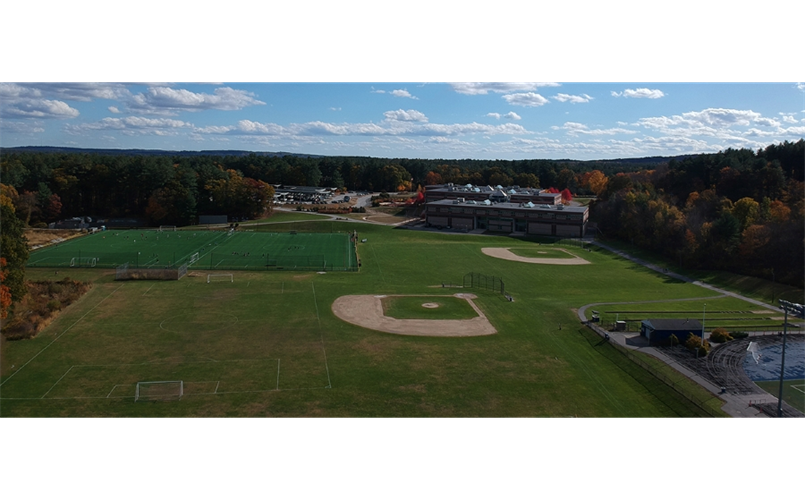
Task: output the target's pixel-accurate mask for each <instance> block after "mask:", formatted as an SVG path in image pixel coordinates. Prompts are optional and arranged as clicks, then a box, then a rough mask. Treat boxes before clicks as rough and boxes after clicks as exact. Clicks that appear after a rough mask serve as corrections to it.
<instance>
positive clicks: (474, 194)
mask: <svg viewBox="0 0 805 500" xmlns="http://www.w3.org/2000/svg"><path fill="white" fill-rule="evenodd" d="M457 198H464V199H465V200H473V201H484V200H489V199H491V201H494V202H510V203H526V202H529V201H530V202H532V203H539V204H543V205H557V204H559V203H560V202H561V201H562V195H560V194H559V193H549V192H547V191H545V190H543V189H536V188H521V187H520V186H508V187H503V186H473V185H472V184H465V185H463V186H461V185H455V184H432V185H430V186H425V203H428V202H431V201H438V200H455V199H457ZM492 198H494V199H492ZM504 198H505V199H504Z"/></svg>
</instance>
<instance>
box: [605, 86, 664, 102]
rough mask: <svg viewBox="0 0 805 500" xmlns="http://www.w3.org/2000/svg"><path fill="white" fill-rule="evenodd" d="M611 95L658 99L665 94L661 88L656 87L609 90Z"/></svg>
mask: <svg viewBox="0 0 805 500" xmlns="http://www.w3.org/2000/svg"><path fill="white" fill-rule="evenodd" d="M611 94H612V97H621V96H622V97H631V98H635V99H638V98H645V99H659V98H660V97H665V94H664V93H663V91H662V90H658V89H647V88H641V89H626V90H624V91H623V92H614V91H613V92H611Z"/></svg>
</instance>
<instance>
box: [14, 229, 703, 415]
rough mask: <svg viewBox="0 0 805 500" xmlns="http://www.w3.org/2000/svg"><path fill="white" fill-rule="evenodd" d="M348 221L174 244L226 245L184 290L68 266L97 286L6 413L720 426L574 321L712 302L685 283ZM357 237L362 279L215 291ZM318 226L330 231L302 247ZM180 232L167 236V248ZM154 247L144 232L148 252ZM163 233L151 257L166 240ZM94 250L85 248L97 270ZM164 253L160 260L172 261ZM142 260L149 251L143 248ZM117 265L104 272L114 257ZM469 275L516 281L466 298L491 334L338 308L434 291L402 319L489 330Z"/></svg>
mask: <svg viewBox="0 0 805 500" xmlns="http://www.w3.org/2000/svg"><path fill="white" fill-rule="evenodd" d="M334 226H336V228H337V229H338V230H339V231H340V233H338V232H333V233H330V232H329V231H330V230H331V227H333V224H332V223H330V222H327V223H325V224H321V223H316V222H309V223H303V224H299V225H297V226H296V227H295V229H296V230H298V234H296V235H293V234H291V233H290V232H288V233H284V234H281V235H277V234H272V233H256V234H254V235H252V234H251V233H249V232H243V233H238V234H235V235H233V236H231V237H227V236H226V235H225V234H224V235H221V234H220V233H213V234H212V235H207V233H202V232H198V233H196V235H195V237H194V236H193V232H192V231H190V232H188V231H179V232H176V233H171V234H170V238H169V239H170V240H171V241H172V244H173V240H174V238H176V241H177V242H178V240H179V238H178V236H179V235H180V234H181V236H182V238H181V240H182V244H183V245H184V244H185V240H187V241H188V242H191V241H192V242H193V243H192V244H189V245H187V246H186V247H184V254H185V255H187V254H191V255H192V253H191V252H194V251H197V252H200V251H199V250H198V248H200V247H201V246H202V245H207V246H210V243H213V242H212V241H211V240H207V239H205V238H210V237H212V238H214V237H217V238H220V239H221V240H220V241H218V242H217V244H213V245H212V246H211V249H210V251H209V252H208V253H206V254H202V255H203V256H202V257H201V258H200V260H199V261H198V263H197V264H196V267H195V269H197V272H190V273H188V275H187V276H186V277H184V278H182V280H180V281H126V282H116V281H114V273H112V272H110V271H109V270H103V269H97V268H84V267H82V268H71V269H69V270H62V271H60V275H61V276H64V275H69V276H71V277H73V278H77V279H84V280H91V281H93V283H94V286H93V288H92V290H91V291H90V292H89V293H87V294H86V295H85V296H84V297H83V298H81V299H80V300H79V301H77V302H76V303H74V304H73V305H71V306H70V307H69V308H67V309H66V310H65V311H64V312H63V313H62V314H61V315H60V316H59V317H58V318H57V319H56V320H55V321H53V323H51V324H50V325H49V326H48V327H47V328H46V329H45V330H44V331H42V332H41V333H39V334H38V336H37V337H36V338H34V339H31V340H26V341H17V342H9V343H7V344H6V345H7V349H6V358H5V359H6V363H5V367H6V369H5V371H4V373H3V378H2V379H0V414H2V416H18V417H23V416H28V417H30V416H72V417H85V416H114V417H130V416H144V417H160V416H163V417H164V416H181V417H184V416H211V417H212V416H217V417H222V416H284V417H298V416H324V417H356V416H361V417H434V416H435V417H514V416H526V417H529V416H530V417H534V416H555V417H556V416H558V417H568V416H579V417H679V416H704V414H703V413H702V412H701V411H700V410H698V409H697V408H696V407H695V406H694V405H692V404H690V403H689V402H688V401H686V400H684V398H682V397H681V396H680V395H679V394H678V393H677V392H676V391H674V390H673V389H671V388H669V387H668V386H665V385H664V384H662V383H658V382H657V380H656V378H654V377H653V376H652V375H650V374H648V373H647V372H645V371H642V370H641V369H639V368H636V365H635V364H634V363H632V362H631V361H629V360H628V359H627V358H626V357H624V356H622V355H620V354H618V353H615V352H614V351H613V350H612V349H611V346H609V345H607V344H606V343H603V342H601V340H600V339H599V338H598V337H597V336H596V335H595V334H593V333H592V332H590V331H589V330H588V329H586V328H584V327H582V326H581V325H579V323H578V318H577V317H576V315H575V312H574V309H577V308H579V307H580V306H582V305H585V304H589V303H593V302H604V301H609V302H619V301H627V300H646V299H648V300H650V299H653V298H656V299H672V298H693V297H706V296H708V295H711V292H710V291H708V290H704V289H702V288H699V287H696V286H694V285H691V284H687V283H682V282H676V281H669V280H668V278H667V277H665V276H662V275H659V274H657V273H653V272H648V271H647V270H646V269H645V268H642V267H639V266H636V265H635V264H633V263H631V262H628V261H625V260H623V259H620V258H618V257H616V256H614V255H612V254H610V253H608V252H605V251H602V250H597V249H593V250H592V251H590V252H585V259H587V260H589V261H590V263H591V264H589V265H585V266H560V265H553V266H552V265H540V264H532V263H523V262H515V261H509V260H503V259H498V258H494V257H491V256H489V255H486V254H484V253H483V251H482V249H483V248H488V247H507V248H508V247H513V246H517V247H528V246H529V245H531V244H532V243H530V242H528V241H526V240H516V239H512V238H509V237H505V236H476V235H465V234H461V235H459V234H455V235H453V234H438V233H432V232H425V231H410V230H402V229H394V228H390V227H383V226H374V225H364V224H362V225H360V226H356V225H355V224H354V223H336V224H335V225H334ZM356 227H357V229H358V230H359V231H360V233H361V236H360V238H361V240H362V239H363V238H366V240H367V241H366V242H365V243H364V242H359V243H358V245H357V248H358V250H357V253H358V255H359V256H360V259H361V262H362V266H361V268H360V269H361V272H359V273H357V272H356V273H330V272H328V273H325V274H320V273H317V272H314V271H300V270H298V269H297V270H289V269H287V268H286V269H284V270H278V271H277V272H272V273H266V272H258V271H251V270H245V271H244V270H240V271H237V270H236V271H232V275H233V280H232V281H230V280H226V281H220V282H212V283H207V279H206V276H207V274H209V273H210V271H208V268H209V267H210V266H213V267H215V265H216V262H217V261H216V260H215V259H217V258H218V257H214V258H213V257H211V256H212V255H216V256H217V255H219V254H221V258H222V259H224V258H225V259H228V260H230V261H237V259H239V258H240V259H248V258H249V257H244V256H243V255H235V254H233V252H237V253H241V254H242V253H243V252H246V253H252V252H254V253H256V254H258V255H260V254H262V253H263V250H261V248H266V249H268V248H270V247H268V246H264V247H261V246H260V245H261V244H262V245H269V244H271V243H272V242H273V243H275V244H276V243H279V242H281V244H280V245H277V246H276V247H273V248H275V250H265V251H266V252H268V253H270V254H272V253H274V252H277V251H281V250H282V249H283V247H284V248H285V250H286V251H289V252H290V251H292V250H293V249H292V248H290V249H289V247H294V246H298V247H305V248H304V251H305V252H309V253H310V255H316V254H318V253H322V251H321V250H311V249H312V248H313V242H318V243H315V244H320V242H321V241H327V240H331V239H332V240H335V241H338V239H339V238H338V237H339V236H340V237H341V238H343V239H342V240H341V242H340V243H338V245H337V247H338V248H344V250H343V251H344V252H346V247H347V243H350V242H349V239H348V236H347V234H348V233H349V232H351V231H352V230H353V229H354V228H356ZM325 228H326V229H325ZM317 229H322V230H326V231H328V232H322V233H318V234H316V235H311V236H306V235H303V234H302V233H311V232H315V231H316V230H317ZM106 233H107V234H106V235H105V236H106V238H99V235H98V234H96V235H92V236H90V237H88V238H87V239H86V241H87V242H98V248H102V247H103V245H104V244H105V245H106V246H107V247H109V244H110V242H109V241H108V240H109V239H110V234H109V233H110V231H107V232H106ZM118 233H119V234H118V236H116V237H114V238H117V240H116V241H114V243H116V244H122V245H124V246H123V247H122V248H124V249H126V250H127V251H128V252H129V254H131V250H132V249H131V248H126V247H125V245H128V244H129V238H124V239H123V241H121V240H120V238H121V236H122V235H123V233H121V232H118ZM133 233H136V234H137V238H136V239H137V243H136V245H140V244H141V239H140V238H141V236H140V232H139V231H127V232H125V234H126V235H127V236H128V235H129V234H131V237H130V239H131V241H130V244H131V245H134V244H135V243H134V239H135V238H134V235H133ZM100 234H101V235H103V233H100ZM153 234H154V235H156V233H153ZM202 234H203V236H202ZM331 234H332V236H331ZM163 235H164V233H160V234H159V238H160V239H159V243H158V244H159V245H162V243H163ZM144 236H145V233H144V232H143V236H142V237H143V241H144ZM148 236H149V237H148V240H147V241H148V242H149V244H150V243H151V239H152V234H148ZM227 238H229V239H227ZM263 238H264V239H263ZM306 238H308V239H306ZM166 239H168V238H166ZM258 242H261V243H258ZM534 245H536V244H535V243H534ZM546 246H548V247H549V245H546V244H545V243H543V244H542V245H541V247H542V248H545V247H546ZM213 247H214V249H213ZM68 248H69V247H68ZM85 248H87V247H81V250H82V258H83V252H84V251H85V250H84V249H85ZM152 248H155V247H152ZM161 248H162V247H159V250H157V252H154V250H152V252H154V253H159V255H160V260H162V255H163V254H162V253H161V252H162V251H163V250H161ZM334 248H335V247H334ZM556 248H557V250H558V249H559V248H561V246H557V247H556ZM255 249H256V250H255ZM138 251H139V252H141V253H140V255H142V252H143V249H140V250H138ZM146 251H148V250H146ZM176 252H177V258H176V260H179V250H177V251H176ZM335 252H336V250H332V253H335ZM40 255H44V254H43V253H41V252H34V253H33V254H32V259H31V260H32V261H34V260H36V258H37V257H38V256H40ZM328 255H329V254H328ZM61 258H62V260H64V259H65V257H61ZM95 258H96V259H97V257H95ZM100 258H101V262H103V259H104V256H103V255H101V257H100ZM182 258H187V257H182ZM272 258H273V257H272ZM118 262H120V261H118ZM97 265H100V264H97ZM224 265H226V266H235V265H236V264H235V263H234V262H230V263H228V262H224V263H222V264H221V267H218V269H221V268H223V266H224ZM468 272H476V273H484V274H487V275H494V276H498V277H502V279H503V280H505V283H506V291H507V293H509V294H511V296H512V297H513V301H509V300H507V298H506V297H504V296H503V295H501V294H500V293H499V292H498V293H496V292H494V291H491V290H485V289H480V288H476V289H472V290H466V289H465V290H464V291H471V292H472V293H473V294H474V295H477V298H475V299H473V303H474V304H475V306H477V307H478V308H479V310H480V311H481V312H482V313H483V314H484V316H485V317H486V318H487V320H488V321H489V322H490V323H491V324H492V325H493V326H494V328H495V330H496V333H494V334H492V335H484V336H475V337H428V336H404V335H396V334H391V333H383V332H381V331H377V330H372V329H368V328H364V327H360V326H356V325H354V324H351V323H348V322H346V321H343V320H341V319H339V317H337V316H336V315H335V314H334V313H333V310H332V306H333V304H334V303H335V301H336V300H337V299H339V298H341V297H344V296H346V295H374V296H395V297H406V296H421V303H419V302H418V300H420V299H398V300H396V302H397V304H396V306H399V307H400V308H401V309H400V311H398V312H394V311H390V312H391V313H392V314H396V315H398V316H402V317H404V318H406V320H410V319H413V320H415V321H418V320H419V319H422V320H430V319H432V318H434V314H437V316H436V317H437V318H438V319H439V320H445V321H447V320H453V321H455V320H466V321H472V318H471V316H473V314H471V313H469V312H466V313H465V312H464V311H463V310H456V311H455V312H454V311H452V310H451V309H449V307H448V306H452V305H454V304H452V302H455V299H453V298H452V296H453V295H454V294H455V293H456V292H457V290H455V289H445V288H442V286H441V283H443V282H461V280H462V277H463V276H464V275H465V274H467V273H468ZM52 274H53V271H52V270H48V269H37V268H35V267H29V269H28V278H29V279H32V280H41V279H48V278H49V277H52ZM61 276H60V277H61ZM458 291H460V290H458ZM439 295H444V296H445V297H444V298H441V297H438V296H439ZM422 303H428V304H431V305H432V304H440V303H441V304H444V307H445V308H444V309H443V310H441V312H439V310H437V311H436V312H434V310H433V309H425V308H422V314H421V315H419V314H417V312H416V311H417V310H418V308H419V307H421V306H422ZM455 305H457V306H458V305H461V306H463V304H461V303H457V304H455ZM417 317H418V318H417ZM447 318H452V319H447ZM175 381H181V382H182V386H181V387H183V389H182V390H183V393H182V394H181V397H178V395H177V396H176V397H171V398H169V400H165V401H143V400H140V401H135V395H136V393H137V384H138V383H140V385H141V388H143V391H144V393H148V394H151V393H152V392H151V391H153V387H154V385H153V384H143V383H147V382H175ZM176 387H179V385H178V384H176V383H173V384H169V385H166V386H164V388H165V389H166V390H168V389H170V391H175V390H176ZM694 389H695V387H694ZM170 391H168V392H170ZM706 397H707V396H704V397H703V398H702V399H704V398H706ZM717 403H718V400H717V399H716V400H715V403H714V404H717Z"/></svg>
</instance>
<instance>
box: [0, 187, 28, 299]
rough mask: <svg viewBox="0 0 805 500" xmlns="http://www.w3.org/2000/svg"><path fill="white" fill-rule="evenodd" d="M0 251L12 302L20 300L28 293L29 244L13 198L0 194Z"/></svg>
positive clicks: (4, 281) (4, 278) (4, 283)
mask: <svg viewBox="0 0 805 500" xmlns="http://www.w3.org/2000/svg"><path fill="white" fill-rule="evenodd" d="M0 210H2V212H0V224H2V225H1V226H0V252H2V258H3V263H2V266H0V272H2V273H3V286H5V287H7V288H8V292H7V293H8V294H10V298H11V303H16V302H19V301H20V300H21V299H22V298H23V297H24V296H25V294H26V293H27V291H26V288H25V263H26V262H27V261H28V244H27V241H26V239H25V235H24V233H23V224H22V221H21V220H20V219H19V218H18V217H17V215H16V213H15V208H14V205H13V204H12V203H11V199H10V198H8V197H7V196H5V195H0Z"/></svg>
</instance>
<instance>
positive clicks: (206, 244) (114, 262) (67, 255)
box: [28, 230, 357, 271]
mask: <svg viewBox="0 0 805 500" xmlns="http://www.w3.org/2000/svg"><path fill="white" fill-rule="evenodd" d="M125 263H128V264H129V267H130V268H135V269H136V268H159V267H175V266H180V265H182V264H189V267H190V268H191V269H208V270H215V269H262V270H270V269H278V268H279V269H283V268H286V269H297V270H317V271H318V270H326V271H354V270H357V259H356V257H355V249H354V244H353V243H352V241H350V236H349V234H348V233H346V232H341V233H297V232H295V231H294V232H283V233H266V232H252V231H243V232H240V231H239V232H232V233H229V232H227V231H204V230H198V231H193V230H186V231H164V232H159V231H155V230H125V231H124V230H120V231H115V230H110V231H102V232H99V233H95V234H92V235H88V236H85V237H82V238H77V239H73V240H70V241H67V242H65V243H62V244H60V245H56V246H52V247H48V248H43V249H41V250H36V251H34V252H32V253H31V257H30V258H29V259H28V267H101V268H114V267H117V266H120V265H122V264H125Z"/></svg>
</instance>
